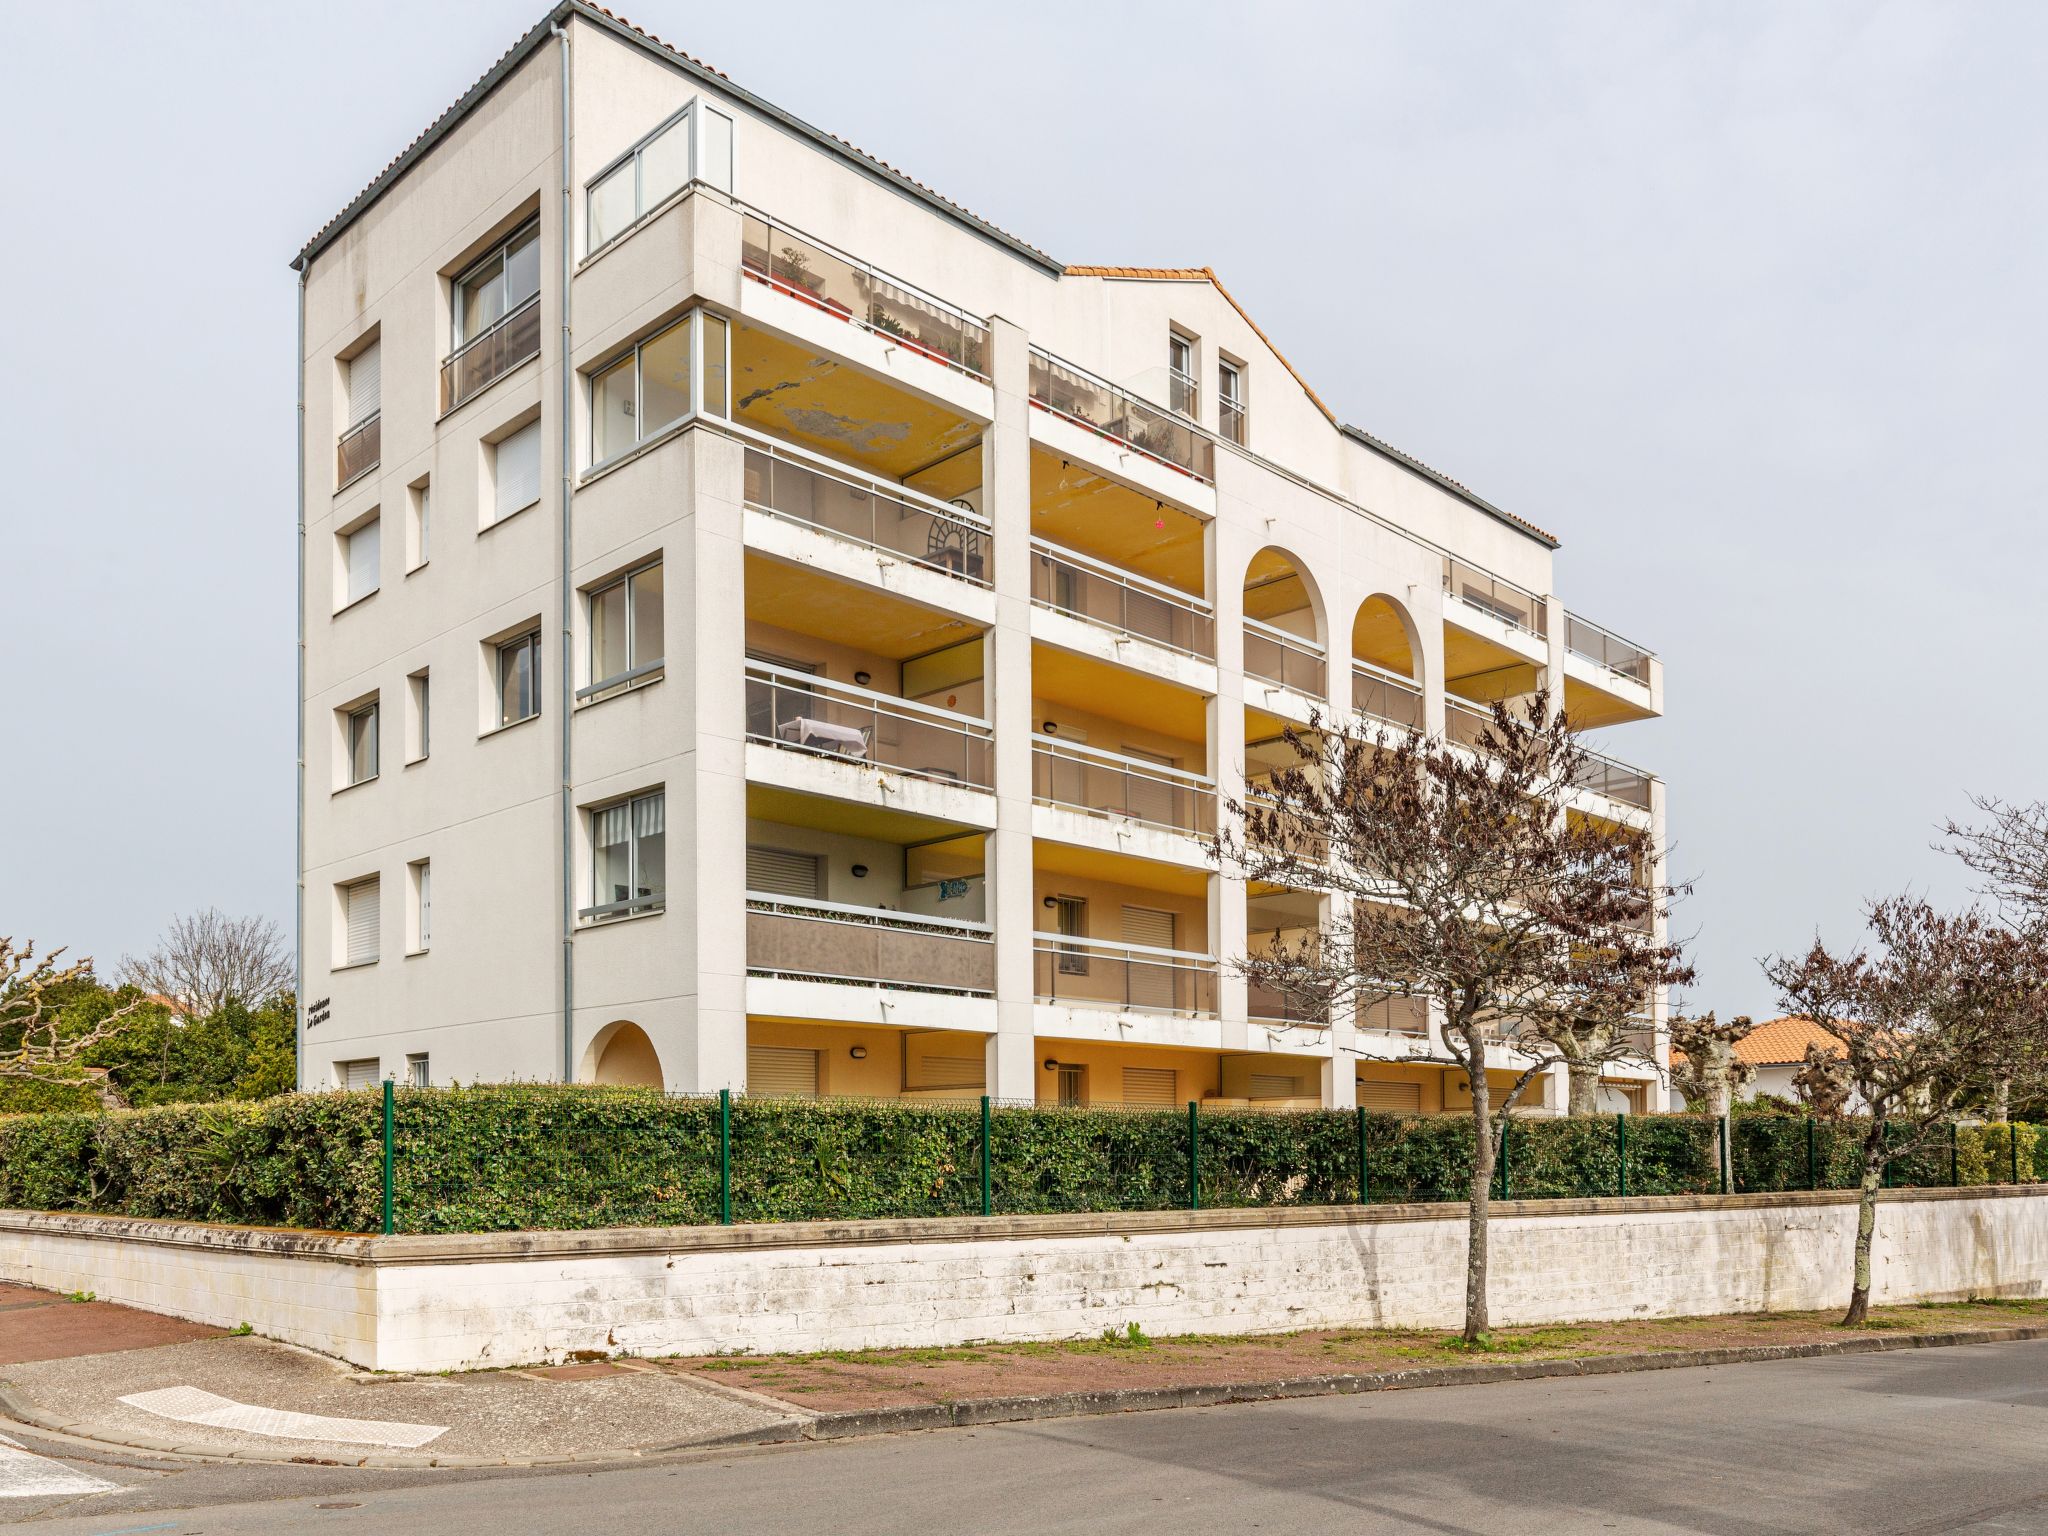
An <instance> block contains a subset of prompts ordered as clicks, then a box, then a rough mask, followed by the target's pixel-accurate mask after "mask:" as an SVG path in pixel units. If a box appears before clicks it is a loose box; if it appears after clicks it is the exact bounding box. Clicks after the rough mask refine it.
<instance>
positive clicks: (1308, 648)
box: [1244, 619, 1327, 699]
mask: <svg viewBox="0 0 2048 1536" xmlns="http://www.w3.org/2000/svg"><path fill="white" fill-rule="evenodd" d="M1244 670H1245V675H1246V676H1247V677H1256V678H1259V679H1261V680H1262V681H1264V682H1268V683H1277V684H1278V685H1279V686H1280V687H1282V688H1291V689H1293V690H1294V691H1295V692H1296V693H1305V694H1307V695H1308V696H1309V697H1310V698H1312V699H1320V698H1322V697H1323V692H1324V689H1325V687H1326V686H1327V682H1326V679H1327V672H1326V670H1325V662H1324V659H1323V648H1322V647H1321V646H1320V645H1318V644H1317V643H1316V642H1315V641H1313V640H1308V639H1304V638H1303V637H1302V636H1300V635H1295V634H1290V633H1288V632H1287V631H1286V630H1284V629H1276V628H1274V626H1272V625H1271V624H1265V623H1261V622H1260V621H1259V620H1257V619H1246V620H1245V621H1244Z"/></svg>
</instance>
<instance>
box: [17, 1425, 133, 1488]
mask: <svg viewBox="0 0 2048 1536" xmlns="http://www.w3.org/2000/svg"><path fill="white" fill-rule="evenodd" d="M120 1486H121V1485H120V1484H119V1483H110V1482H107V1481H106V1480H105V1479H103V1478H97V1477H94V1476H92V1475H91V1474H90V1473H87V1472H80V1471H77V1470H76V1469H74V1468H71V1467H67V1466H65V1465H64V1463H63V1462H61V1461H52V1460H51V1459H50V1458H49V1457H47V1456H38V1455H36V1453H35V1452H33V1451H28V1450H23V1449H22V1445H21V1442H20V1441H19V1440H10V1439H8V1438H7V1437H6V1436H5V1435H0V1499H53V1498H58V1497H61V1496H63V1495H65V1494H78V1493H111V1492H113V1490H114V1489H116V1488H118V1487H120Z"/></svg>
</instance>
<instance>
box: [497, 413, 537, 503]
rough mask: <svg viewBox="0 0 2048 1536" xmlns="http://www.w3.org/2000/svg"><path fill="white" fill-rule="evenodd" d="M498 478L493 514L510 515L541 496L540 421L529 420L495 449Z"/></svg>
mask: <svg viewBox="0 0 2048 1536" xmlns="http://www.w3.org/2000/svg"><path fill="white" fill-rule="evenodd" d="M492 457H493V460H494V462H495V464H496V479H497V482H498V493H497V501H496V503H495V509H494V512H493V518H494V520H495V518H499V517H510V516H511V515H512V514H513V513H514V512H518V511H520V510H522V509H524V508H526V507H530V506H532V505H533V504H534V503H535V502H536V501H539V500H540V423H539V422H538V421H530V422H528V423H527V424H526V425H525V426H523V427H521V428H520V429H519V430H518V431H517V432H514V433H513V434H512V435H511V436H510V437H507V438H504V439H502V440H501V441H500V442H499V443H498V446H497V448H496V449H495V450H494V452H493V455H492Z"/></svg>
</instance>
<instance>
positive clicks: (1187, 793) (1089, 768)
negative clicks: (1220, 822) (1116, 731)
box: [1031, 732, 1216, 835]
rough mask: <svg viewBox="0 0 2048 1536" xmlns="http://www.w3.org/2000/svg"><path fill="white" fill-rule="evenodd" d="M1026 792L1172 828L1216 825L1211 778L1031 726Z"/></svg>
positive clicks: (1203, 831) (1045, 801) (1205, 829)
mask: <svg viewBox="0 0 2048 1536" xmlns="http://www.w3.org/2000/svg"><path fill="white" fill-rule="evenodd" d="M1031 795H1032V798H1033V799H1035V800H1037V801H1038V802H1039V803H1040V804H1042V805H1059V806H1065V807H1067V808H1069V809H1071V810H1079V811H1088V812H1091V813H1093V814H1095V815H1101V816H1123V817H1128V818H1129V819H1130V820H1132V821H1142V822H1145V823H1146V824H1148V825H1150V826H1155V827H1165V828H1167V829H1168V830H1169V831H1174V832H1191V833H1195V834H1196V835H1207V834H1209V833H1213V832H1214V831H1215V830H1216V784H1215V781H1214V780H1212V779H1209V778H1207V777H1205V776H1204V775H1202V774H1198V773H1189V772H1187V771H1186V770H1185V769H1181V768H1170V767H1168V766H1166V765H1165V764H1164V763H1148V762H1145V761H1144V760H1142V759H1140V758H1135V757H1126V756H1124V755H1123V754H1122V753H1119V752H1105V751H1102V750H1101V749H1100V748H1097V747H1087V746H1082V745H1080V744H1079V743H1078V742H1071V741H1061V740H1060V739H1059V738H1058V737H1056V736H1041V735H1038V734H1037V733H1035V732H1034V733H1033V735H1032V737H1031Z"/></svg>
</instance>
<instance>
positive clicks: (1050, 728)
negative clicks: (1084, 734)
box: [1038, 720, 1060, 736]
mask: <svg viewBox="0 0 2048 1536" xmlns="http://www.w3.org/2000/svg"><path fill="white" fill-rule="evenodd" d="M1038 728H1039V729H1040V730H1041V731H1043V732H1045V734H1046V735H1048V736H1057V735H1059V733H1060V723H1059V721H1057V720H1044V721H1041V722H1040V723H1039V727H1038Z"/></svg>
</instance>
